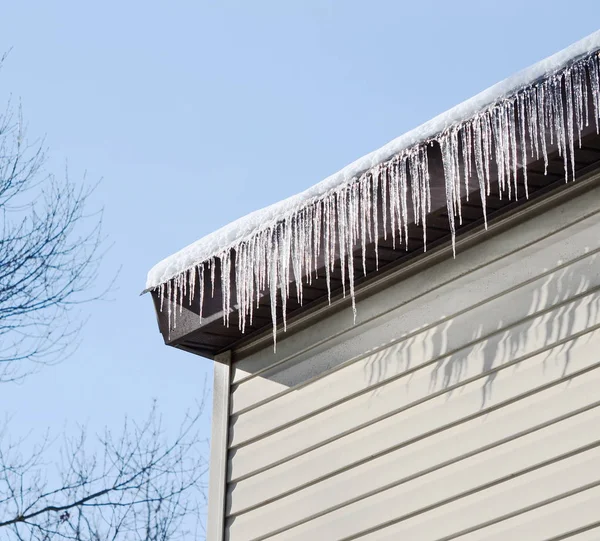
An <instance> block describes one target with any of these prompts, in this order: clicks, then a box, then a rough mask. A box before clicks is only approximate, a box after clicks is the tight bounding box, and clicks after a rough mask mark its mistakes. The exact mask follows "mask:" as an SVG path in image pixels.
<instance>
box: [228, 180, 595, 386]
mask: <svg viewBox="0 0 600 541" xmlns="http://www.w3.org/2000/svg"><path fill="white" fill-rule="evenodd" d="M599 210H600V189H594V190H593V191H591V192H589V193H588V194H586V195H584V196H581V197H577V198H575V199H573V200H571V201H568V202H566V203H564V204H563V205H561V207H560V208H559V209H556V210H555V211H552V212H548V213H545V214H542V215H540V216H538V217H536V218H534V219H532V220H529V221H527V222H526V223H524V224H522V225H521V226H520V227H519V232H518V235H513V234H504V235H499V236H496V237H493V236H490V237H489V239H488V240H487V241H486V242H485V243H482V244H480V245H478V246H476V247H474V248H471V249H468V250H465V251H464V252H462V253H460V257H457V258H456V259H455V260H453V261H451V262H444V263H442V264H439V265H435V266H433V267H430V268H427V269H424V270H423V271H421V272H419V273H418V274H416V275H413V276H411V277H409V278H407V279H405V280H403V281H402V282H400V283H398V284H396V285H394V286H392V287H390V288H388V289H386V290H385V291H381V292H379V293H376V294H374V295H371V296H370V297H368V298H366V299H364V300H362V301H361V303H360V310H359V311H358V317H357V323H358V324H361V323H362V322H364V321H369V320H371V319H372V318H374V317H379V316H380V315H381V314H382V313H384V312H388V311H390V310H393V309H395V308H397V307H398V306H399V305H400V304H403V303H404V302H406V301H408V300H410V299H412V298H415V297H416V298H418V297H419V296H421V295H422V294H423V293H424V292H427V291H429V290H431V289H432V288H435V287H436V286H439V285H441V284H444V283H447V282H450V281H453V280H454V279H459V278H460V277H461V276H462V275H465V274H470V273H471V272H473V270H474V269H477V268H479V267H480V266H482V265H489V264H490V263H492V262H493V263H494V264H496V265H497V266H499V267H501V266H504V265H505V263H503V259H502V258H503V257H504V256H506V255H509V254H512V253H513V252H517V251H519V250H521V249H525V250H524V252H523V254H522V255H525V256H528V255H529V254H530V253H532V252H537V251H539V249H541V248H543V247H544V246H545V245H546V244H547V243H548V242H550V243H555V244H556V245H557V247H558V248H559V249H561V247H562V246H566V245H568V244H569V238H570V237H571V236H572V235H573V234H575V233H576V232H577V231H579V230H581V229H586V228H587V227H589V225H590V224H591V223H594V222H597V217H594V213H596V212H598V211H599ZM586 216H588V217H589V218H583V219H582V217H586ZM549 239H550V240H549ZM532 243H535V244H534V245H531V244H532ZM597 245H598V244H597V239H596V240H595V241H594V242H593V244H592V245H590V246H597ZM579 247H580V248H581V247H582V246H581V245H579ZM560 257H561V256H559V255H558V254H557V259H559V258H560ZM391 292H393V295H390V293H391ZM347 312H348V311H347ZM325 321H328V322H329V324H328V325H316V326H312V327H311V328H310V331H309V334H310V340H308V341H307V338H306V334H307V333H306V332H300V333H290V334H287V335H282V336H281V337H280V339H279V340H278V344H277V352H275V353H274V352H273V351H272V349H271V348H269V347H267V348H266V349H264V350H261V351H259V352H256V353H254V354H252V355H250V356H248V357H246V358H244V359H241V360H237V361H236V363H234V366H233V376H232V382H233V383H234V384H235V385H237V384H240V383H242V382H243V381H246V380H248V379H252V378H254V377H256V375H257V374H262V375H263V377H265V376H264V374H265V373H266V372H265V371H268V372H269V373H273V369H272V368H270V367H272V366H273V365H274V364H277V363H279V362H282V361H285V360H286V359H288V358H291V357H295V356H297V353H298V352H299V351H303V350H305V349H306V346H307V344H319V343H321V342H322V341H329V340H331V338H332V336H334V335H337V334H339V333H342V332H344V331H346V330H348V329H351V328H352V327H353V319H352V316H351V314H349V316H348V317H347V318H344V317H340V314H336V315H334V316H333V317H330V318H327V319H326V320H325Z"/></svg>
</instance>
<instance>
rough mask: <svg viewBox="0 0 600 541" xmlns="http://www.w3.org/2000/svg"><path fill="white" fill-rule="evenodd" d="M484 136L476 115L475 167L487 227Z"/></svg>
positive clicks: (480, 120)
mask: <svg viewBox="0 0 600 541" xmlns="http://www.w3.org/2000/svg"><path fill="white" fill-rule="evenodd" d="M483 138H484V136H483V133H482V118H481V117H477V118H475V120H474V122H473V141H474V147H475V168H476V170H477V178H478V180H479V196H480V197H481V206H482V209H483V223H484V226H485V228H486V229H487V204H486V203H487V201H486V192H485V186H486V167H485V160H484V153H483V149H484V145H485V142H484V139H483Z"/></svg>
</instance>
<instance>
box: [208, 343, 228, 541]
mask: <svg viewBox="0 0 600 541" xmlns="http://www.w3.org/2000/svg"><path fill="white" fill-rule="evenodd" d="M213 371H214V385H213V411H212V429H211V442H210V469H209V488H208V521H207V522H208V524H207V532H206V534H207V535H206V539H207V541H224V539H225V502H226V496H227V491H226V488H227V447H228V445H227V444H228V437H229V434H228V430H229V428H228V427H229V422H228V421H229V391H230V389H229V387H230V381H231V351H226V352H224V353H221V354H219V355H217V356H216V357H215V362H214V363H213Z"/></svg>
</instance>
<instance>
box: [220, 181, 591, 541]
mask: <svg viewBox="0 0 600 541" xmlns="http://www.w3.org/2000/svg"><path fill="white" fill-rule="evenodd" d="M357 309H358V316H357V321H356V324H353V320H352V312H351V310H350V309H346V310H344V311H339V312H337V313H334V314H332V315H331V316H329V317H327V318H326V319H323V320H321V321H318V322H317V323H316V324H314V325H312V326H309V327H306V328H305V329H303V330H300V331H298V332H296V333H293V334H290V335H288V336H285V335H280V339H279V343H278V346H277V352H276V353H274V352H273V350H272V348H271V347H268V348H265V349H264V350H261V351H259V352H255V353H252V354H251V355H249V356H247V357H245V358H243V359H241V360H237V361H235V362H234V363H233V364H232V367H231V381H232V383H231V395H230V411H231V413H230V423H229V451H228V466H227V479H228V487H227V503H226V515H227V517H226V521H225V524H226V526H225V539H228V540H229V541H251V540H252V541H257V540H260V539H276V540H284V541H292V540H298V541H300V540H311V541H321V540H324V541H325V540H326V541H329V540H332V541H333V540H340V541H341V540H347V541H348V540H350V539H360V540H365V541H367V540H368V541H375V540H396V539H406V540H418V541H441V540H450V539H459V540H460V541H476V540H477V541H479V540H481V541H483V540H484V539H485V540H487V541H496V540H498V541H500V540H503V539H523V540H527V541H538V540H539V541H542V540H545V541H550V540H552V541H558V540H559V539H569V540H572V541H587V540H591V539H600V522H599V521H600V513H599V512H598V509H600V188H594V189H593V190H591V191H589V192H587V193H585V194H584V195H581V196H578V197H576V198H573V199H571V200H569V201H567V202H564V203H562V204H561V205H560V206H557V207H555V208H553V209H551V210H548V211H546V212H544V213H543V214H541V215H539V216H536V217H535V218H532V219H530V220H529V221H527V222H524V223H521V224H519V225H518V227H515V228H513V229H510V230H508V231H505V232H503V233H500V234H498V235H496V236H492V235H491V234H490V236H489V238H488V239H487V240H486V241H485V242H483V243H480V244H478V245H477V246H474V247H472V248H470V249H467V250H464V251H459V253H458V254H457V257H456V259H449V260H446V261H443V262H442V263H438V264H435V265H432V266H430V267H428V268H427V269H426V270H424V271H421V272H419V273H418V274H414V275H412V276H410V277H408V278H406V279H404V280H402V281H399V282H397V283H395V284H393V285H391V286H390V287H387V288H386V289H384V290H381V291H379V292H377V293H374V294H372V295H369V296H365V297H364V298H362V299H360V300H359V302H358V305H357ZM235 358H236V355H235V352H234V359H235Z"/></svg>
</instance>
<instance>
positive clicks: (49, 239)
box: [0, 104, 102, 382]
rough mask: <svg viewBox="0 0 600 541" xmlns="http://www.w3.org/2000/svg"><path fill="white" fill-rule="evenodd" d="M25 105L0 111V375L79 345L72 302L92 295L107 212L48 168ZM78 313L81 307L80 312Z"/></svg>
mask: <svg viewBox="0 0 600 541" xmlns="http://www.w3.org/2000/svg"><path fill="white" fill-rule="evenodd" d="M24 132H25V130H24V126H23V122H22V118H21V113H20V110H19V111H18V112H17V113H15V112H14V110H13V109H12V108H11V107H10V104H9V106H8V108H7V109H6V111H5V112H4V114H2V115H0V220H1V224H0V382H2V381H7V380H14V379H19V378H22V377H23V376H24V375H26V374H28V373H30V372H31V371H33V370H34V369H35V368H36V365H38V364H40V363H45V364H47V363H51V362H53V361H56V360H59V359H61V358H64V356H65V355H67V354H68V353H69V352H70V351H72V349H73V347H74V346H75V345H76V344H77V333H78V330H79V329H80V327H81V318H80V317H71V316H72V313H73V308H74V307H75V306H77V305H79V304H80V303H82V302H84V301H86V300H90V299H91V298H94V297H95V296H97V294H96V295H94V294H93V293H92V291H93V289H94V287H93V286H94V285H95V284H96V278H97V273H98V264H99V262H100V257H101V255H102V254H101V248H102V242H101V241H102V238H101V224H102V219H101V213H96V214H95V215H94V214H93V215H87V214H86V212H87V211H88V209H87V208H86V203H87V202H88V199H89V196H90V194H91V190H90V189H88V188H86V187H77V186H76V185H75V184H74V183H72V182H70V181H69V179H68V176H67V177H66V178H65V179H64V180H58V179H57V178H56V177H55V176H53V175H51V174H47V173H46V172H45V171H44V164H45V154H44V149H43V143H37V144H34V145H28V144H26V142H25V133H24ZM78 315H79V314H78Z"/></svg>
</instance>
